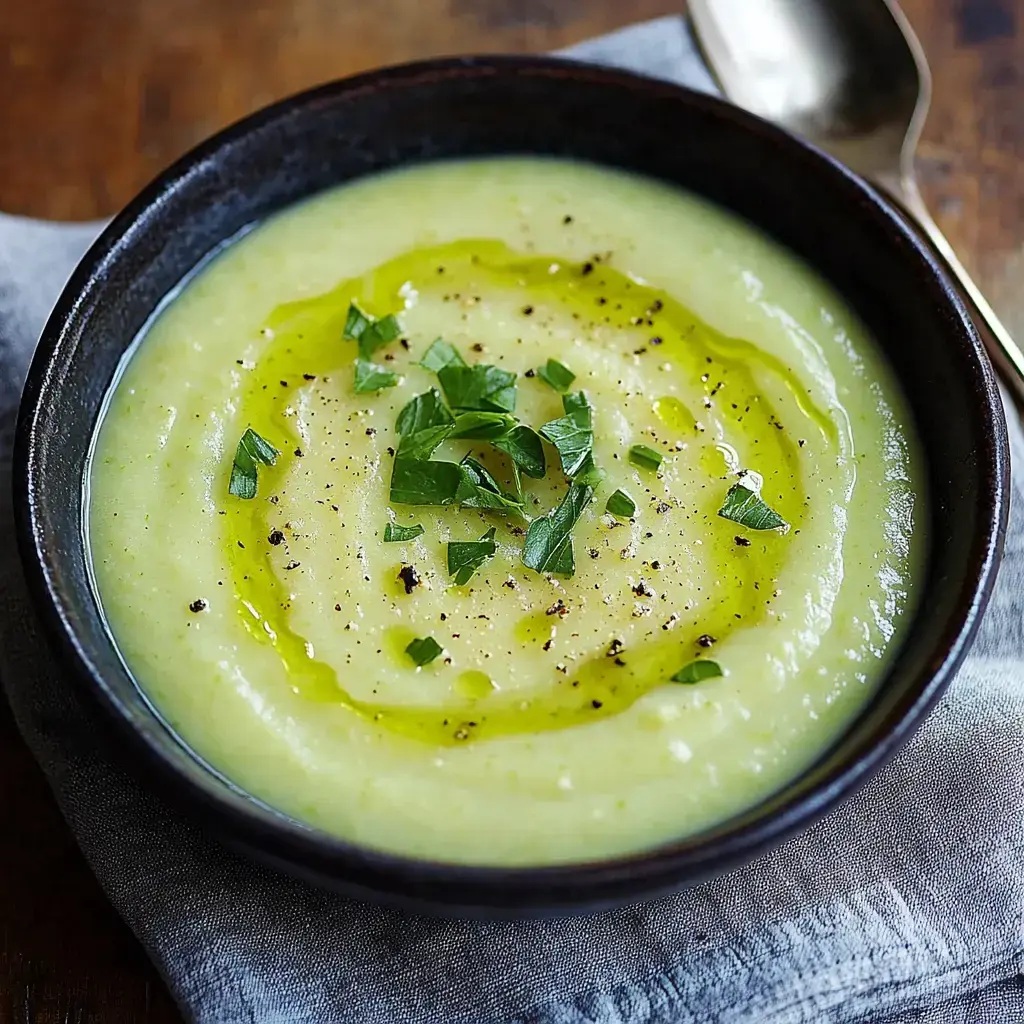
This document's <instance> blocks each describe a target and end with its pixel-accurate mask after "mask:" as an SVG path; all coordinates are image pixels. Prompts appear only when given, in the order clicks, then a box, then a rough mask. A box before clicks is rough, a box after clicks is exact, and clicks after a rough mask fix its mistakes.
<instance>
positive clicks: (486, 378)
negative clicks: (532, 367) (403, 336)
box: [437, 363, 516, 412]
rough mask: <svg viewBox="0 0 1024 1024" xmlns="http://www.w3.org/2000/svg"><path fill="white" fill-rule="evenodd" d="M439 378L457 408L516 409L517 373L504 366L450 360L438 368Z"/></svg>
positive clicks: (446, 393) (451, 403)
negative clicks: (461, 362)
mask: <svg viewBox="0 0 1024 1024" xmlns="http://www.w3.org/2000/svg"><path fill="white" fill-rule="evenodd" d="M437 379H438V380H439V381H440V382H441V387H442V388H443V389H444V394H445V398H447V399H448V404H449V405H450V406H451V407H452V408H453V409H458V410H464V409H482V410H484V411H489V412H515V408H516V384H515V381H516V375H515V374H514V373H510V372H509V371H508V370H503V369H502V368H501V367H500V366H491V365H489V364H487V363H477V364H476V365H475V366H466V365H465V364H462V365H461V366H460V365H459V364H458V363H448V364H446V365H445V366H442V367H441V368H440V369H439V370H438V371H437Z"/></svg>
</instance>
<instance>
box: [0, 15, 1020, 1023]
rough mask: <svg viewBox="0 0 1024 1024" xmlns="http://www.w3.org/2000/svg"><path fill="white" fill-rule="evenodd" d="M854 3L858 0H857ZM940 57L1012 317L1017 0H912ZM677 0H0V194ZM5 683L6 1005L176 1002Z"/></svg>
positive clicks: (68, 1009) (0, 937) (2, 928)
mask: <svg viewBox="0 0 1024 1024" xmlns="http://www.w3.org/2000/svg"><path fill="white" fill-rule="evenodd" d="M851 2H852V0H851ZM903 6H904V8H905V9H906V12H907V14H908V15H909V17H910V19H911V21H912V22H913V24H914V26H915V28H916V29H917V31H918V33H919V34H920V36H921V38H922V41H923V42H924V44H925V48H926V50H927V52H928V55H929V58H930V61H931V64H932V68H933V71H934V74H935V97H934V102H933V108H932V114H931V117H930V119H929V122H928V125H927V129H926V132H925V139H924V142H923V145H922V147H921V151H920V161H919V165H920V174H921V178H922V182H923V185H924V190H925V193H926V196H927V198H928V200H929V201H930V203H931V204H932V207H933V209H934V211H935V213H936V216H937V219H938V220H939V221H940V223H941V225H942V227H943V228H944V229H945V230H946V232H947V233H948V235H949V237H950V239H951V240H952V242H953V243H954V245H955V246H956V247H957V248H958V250H959V251H960V254H961V256H962V258H963V260H964V262H965V263H966V264H967V265H968V266H969V267H970V268H971V269H972V270H973V271H974V272H975V273H976V275H977V278H978V280H979V283H981V284H982V286H983V287H984V289H985V290H986V291H987V293H988V295H989V297H990V299H991V301H992V302H993V305H994V306H995V307H996V309H997V311H998V312H999V313H1000V315H1001V316H1002V317H1003V318H1004V320H1005V322H1006V323H1007V325H1008V326H1009V327H1010V328H1011V330H1014V331H1015V332H1016V334H1017V335H1018V337H1021V336H1024V289H1022V288H1021V279H1022V276H1024V173H1022V170H1021V168H1022V166H1024V163H1022V161H1024V0H905V2H904V5H903ZM679 7H680V4H678V3H673V2H671V0H632V2H631V3H629V4H626V3H624V2H620V0H479V2H476V0H378V2H375V3H371V2H360V0H31V2H28V0H0V209H2V210H4V211H5V212H8V213H21V214H27V215H32V216H38V217H51V218H56V219H84V218H90V217H98V216H102V215H105V214H110V213H113V212H114V211H115V210H116V209H117V208H118V207H119V206H120V205H121V204H123V203H124V202H125V201H126V200H127V199H129V198H130V197H131V196H132V195H133V193H135V192H136V191H137V190H138V189H139V188H140V187H141V186H142V185H144V184H145V183H146V182H147V181H148V180H149V179H150V178H151V177H152V176H153V175H154V174H156V173H157V172H158V171H159V170H160V169H161V168H162V167H163V166H164V165H165V164H167V163H168V162H169V161H170V160H172V159H173V158H175V157H176V156H178V155H179V154H180V153H181V152H182V151H184V150H185V149H187V148H188V147H190V146H192V145H193V144H194V143H196V142H198V141H199V140H200V139H202V138H203V137H204V136H206V135H208V134H209V133H211V132H213V131H215V130H216V129H218V128H220V127H222V126H223V125H225V124H227V123H229V122H230V121H232V120H234V119H236V118H238V117H240V116H241V115H243V114H246V113H248V112H250V111H252V110H254V109H255V108H257V107H259V106H262V105H263V104H265V103H267V102H269V101H271V100H274V99H278V98H279V97H281V96H284V95H287V94H289V93H292V92H295V91H297V90H299V89H303V88H305V87H307V86H310V85H313V84H315V83H317V82H322V81H325V80H327V79H331V78H336V77H339V76H342V75H347V74H350V73H352V72H355V71H360V70H363V69H366V68H370V67H373V66H375V65H379V64H386V63H391V62H396V61H404V60H410V59H413V58H418V57H427V56H435V55H440V54H446V53H456V52H470V51H477V52H483V51H492V52H493V51H543V50H549V49H552V48H555V47H558V46H563V45H567V44H569V43H572V42H576V41H578V40H581V39H584V38H586V37H588V36H592V35H597V34H600V33H602V32H606V31H609V30H610V29H613V28H616V27H619V26H620V25H623V24H626V23H628V22H631V21H638V20H642V19H645V18H650V17H655V16H657V15H661V14H669V13H675V12H677V11H678V9H679ZM180 1019H181V1018H180V1016H179V1014H178V1012H177V1011H176V1009H175V1007H174V1005H173V1003H172V1002H171V1000H170V997H169V996H168V994H167V992H166V989H165V988H164V986H163V984H162V982H161V981H160V979H159V978H158V977H157V975H156V973H155V971H154V970H153V968H152V967H151V966H150V964H149V962H148V961H147V959H146V957H145V954H144V953H143V952H142V949H141V948H140V946H139V945H138V943H137V942H136V941H135V939H134V937H133V936H132V935H131V934H130V933H129V932H128V930H127V928H126V927H125V926H124V925H123V924H122V923H121V921H120V920H119V919H118V918H117V916H116V915H115V914H114V912H113V911H112V909H111V908H110V907H109V905H108V904H107V903H106V901H105V899H104V897H103V894H102V892H101V891H100V889H99V886H98V885H97V883H96V882H95V880H94V879H93V877H92V875H91V874H90V872H89V870H88V867H87V866H86V864H85V862H84V860H83V859H82V856H81V854H80V853H79V852H78V850H77V847H76V846H75V844H74V841H73V839H72V838H71V835H70V834H69V832H68V830H67V828H66V826H65V825H64V824H63V822H62V820H61V818H60V816H59V814H58V812H57V810H56V807H55V806H54V804H53V801H52V798H51V796H50V794H49V791H48V790H47V787H46V784H45V782H44V781H43V777H42V775H41V773H40V771H39V770H38V768H37V767H36V766H35V764H34V762H33V761H32V760H31V758H30V757H29V755H28V753H27V751H26V750H25V749H24V747H23V746H22V744H21V741H20V739H19V738H18V735H17V733H16V732H15V730H14V726H13V723H12V721H11V718H10V714H9V712H8V711H7V709H6V706H4V705H3V702H2V700H0V1024H8V1022H10V1024H15V1022H16V1024H58V1022H60V1024H140V1022H141V1024H159V1022H170V1021H178V1020H180Z"/></svg>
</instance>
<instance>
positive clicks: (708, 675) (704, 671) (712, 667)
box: [672, 660, 725, 685]
mask: <svg viewBox="0 0 1024 1024" xmlns="http://www.w3.org/2000/svg"><path fill="white" fill-rule="evenodd" d="M724 674H725V673H723V672H722V666H721V665H719V664H718V662H717V661H705V660H699V661H691V662H690V663H689V664H688V665H684V666H683V667H682V668H681V669H680V670H679V671H678V672H677V673H676V674H675V675H674V676H673V677H672V682H673V683H685V684H687V685H690V684H692V683H699V682H700V681H701V680H702V679H714V678H715V677H716V676H720V675H724Z"/></svg>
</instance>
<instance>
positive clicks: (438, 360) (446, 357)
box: [420, 338, 466, 373]
mask: <svg viewBox="0 0 1024 1024" xmlns="http://www.w3.org/2000/svg"><path fill="white" fill-rule="evenodd" d="M465 365H466V361H465V360H464V359H463V358H462V356H460V355H459V350H458V349H457V348H456V347H455V346H454V345H452V344H450V343H449V342H447V341H445V340H444V338H438V339H437V340H436V341H435V342H433V344H431V346H430V348H428V349H427V351H426V352H425V353H424V354H423V358H422V359H421V360H420V366H422V367H423V368H424V369H425V370H430V372H431V373H437V371H438V370H440V369H443V368H444V367H445V366H465Z"/></svg>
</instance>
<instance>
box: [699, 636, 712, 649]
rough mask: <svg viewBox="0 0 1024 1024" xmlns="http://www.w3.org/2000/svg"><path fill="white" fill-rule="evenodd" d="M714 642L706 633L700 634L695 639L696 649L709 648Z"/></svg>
mask: <svg viewBox="0 0 1024 1024" xmlns="http://www.w3.org/2000/svg"><path fill="white" fill-rule="evenodd" d="M714 642H715V638H714V637H713V636H710V635H709V634H708V633H702V634H701V635H700V636H699V637H697V646H698V647H711V646H712V645H713V644H714Z"/></svg>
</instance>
